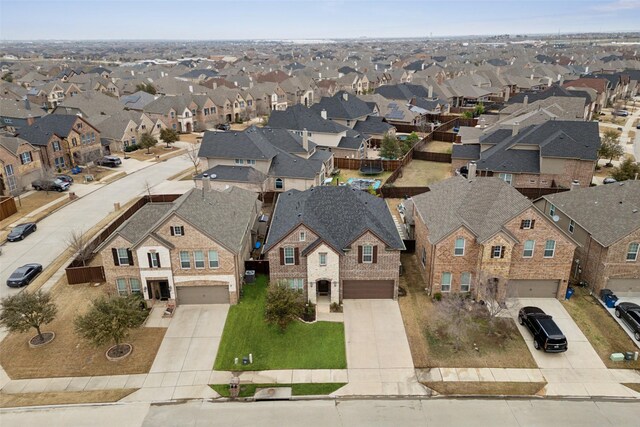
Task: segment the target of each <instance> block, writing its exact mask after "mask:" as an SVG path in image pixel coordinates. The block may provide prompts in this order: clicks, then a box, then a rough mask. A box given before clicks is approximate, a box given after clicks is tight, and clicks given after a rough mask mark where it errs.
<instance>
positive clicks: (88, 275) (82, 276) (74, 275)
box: [65, 265, 106, 285]
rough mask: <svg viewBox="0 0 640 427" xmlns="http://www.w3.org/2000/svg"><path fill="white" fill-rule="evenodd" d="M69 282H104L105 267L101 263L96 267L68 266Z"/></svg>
mask: <svg viewBox="0 0 640 427" xmlns="http://www.w3.org/2000/svg"><path fill="white" fill-rule="evenodd" d="M65 273H66V274H67V282H68V283H69V284H70V285H77V284H79V283H91V282H99V283H101V282H104V281H105V280H106V278H105V276H104V268H102V266H101V265H99V266H95V267H67V268H66V269H65Z"/></svg>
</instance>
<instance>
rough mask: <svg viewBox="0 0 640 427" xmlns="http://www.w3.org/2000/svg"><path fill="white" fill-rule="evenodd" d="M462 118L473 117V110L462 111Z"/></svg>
mask: <svg viewBox="0 0 640 427" xmlns="http://www.w3.org/2000/svg"><path fill="white" fill-rule="evenodd" d="M462 118H463V119H473V111H464V112H463V113H462Z"/></svg>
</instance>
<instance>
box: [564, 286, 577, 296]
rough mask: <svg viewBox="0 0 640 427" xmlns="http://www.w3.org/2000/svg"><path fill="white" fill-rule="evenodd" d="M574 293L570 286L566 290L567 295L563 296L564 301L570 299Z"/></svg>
mask: <svg viewBox="0 0 640 427" xmlns="http://www.w3.org/2000/svg"><path fill="white" fill-rule="evenodd" d="M574 292H575V290H574V289H573V288H572V287H571V286H569V287H568V288H567V293H566V294H565V296H564V299H570V298H571V296H572V295H573V293H574Z"/></svg>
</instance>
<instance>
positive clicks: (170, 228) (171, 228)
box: [169, 227, 174, 236]
mask: <svg viewBox="0 0 640 427" xmlns="http://www.w3.org/2000/svg"><path fill="white" fill-rule="evenodd" d="M169 230H171V235H172V236H173V235H174V234H173V227H169Z"/></svg>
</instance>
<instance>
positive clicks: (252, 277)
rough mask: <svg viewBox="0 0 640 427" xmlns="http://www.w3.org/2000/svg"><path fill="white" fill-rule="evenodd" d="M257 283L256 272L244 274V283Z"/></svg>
mask: <svg viewBox="0 0 640 427" xmlns="http://www.w3.org/2000/svg"><path fill="white" fill-rule="evenodd" d="M255 281H256V271H255V270H246V271H245V272H244V283H253V282H255Z"/></svg>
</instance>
